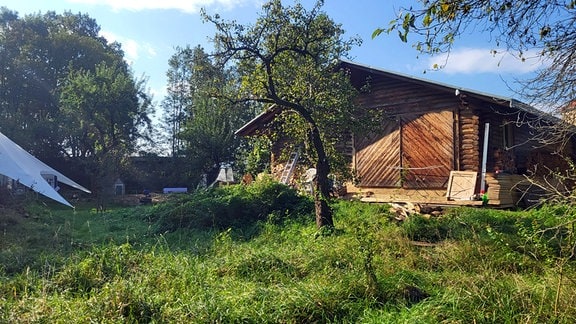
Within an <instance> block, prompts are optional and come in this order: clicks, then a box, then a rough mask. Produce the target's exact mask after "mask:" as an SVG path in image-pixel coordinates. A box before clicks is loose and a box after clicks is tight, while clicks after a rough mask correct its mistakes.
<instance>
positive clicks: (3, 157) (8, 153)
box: [0, 133, 90, 207]
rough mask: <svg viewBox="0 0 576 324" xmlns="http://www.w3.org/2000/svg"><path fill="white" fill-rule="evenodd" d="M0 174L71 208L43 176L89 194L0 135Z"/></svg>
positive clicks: (88, 191)
mask: <svg viewBox="0 0 576 324" xmlns="http://www.w3.org/2000/svg"><path fill="white" fill-rule="evenodd" d="M0 174H3V175H5V176H7V177H9V178H12V179H14V180H17V181H18V182H19V183H21V184H23V185H24V186H26V187H28V188H30V189H32V190H34V191H36V192H38V193H40V194H42V195H44V196H46V197H48V198H51V199H54V200H56V201H58V202H60V203H62V204H64V205H66V206H70V207H73V206H72V205H70V203H68V202H67V201H66V199H64V197H62V196H61V195H60V194H59V193H58V192H57V191H56V190H55V189H54V188H53V187H52V186H51V185H50V184H49V183H48V182H47V181H46V179H44V178H43V177H42V175H43V174H44V175H46V174H50V175H55V176H56V180H57V181H58V182H61V183H64V184H66V185H69V186H70V187H73V188H76V189H79V190H82V191H84V192H87V193H90V190H88V189H86V188H84V187H82V186H81V185H79V184H77V183H76V182H74V181H72V180H71V179H69V178H68V177H66V176H65V175H63V174H62V173H60V172H58V171H56V170H54V169H52V168H51V167H49V166H48V165H46V164H45V163H44V162H42V161H40V160H38V159H37V158H36V157H34V156H33V155H32V154H30V153H28V152H26V151H25V150H24V149H23V148H21V147H20V146H19V145H18V144H16V143H14V142H12V140H10V139H9V138H8V137H6V136H5V135H4V134H2V133H0Z"/></svg>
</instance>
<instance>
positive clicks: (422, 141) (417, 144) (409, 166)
mask: <svg viewBox="0 0 576 324" xmlns="http://www.w3.org/2000/svg"><path fill="white" fill-rule="evenodd" d="M453 121H454V118H453V113H452V112H451V111H441V112H427V113H418V114H409V115H403V116H402V118H401V122H402V134H401V143H402V144H401V157H402V161H401V162H402V186H403V187H404V188H410V189H418V188H428V189H432V188H446V186H447V184H448V179H449V177H450V171H451V170H453V165H454V126H453V125H454V122H453Z"/></svg>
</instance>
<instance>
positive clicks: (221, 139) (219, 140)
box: [164, 46, 253, 183]
mask: <svg viewBox="0 0 576 324" xmlns="http://www.w3.org/2000/svg"><path fill="white" fill-rule="evenodd" d="M170 64H171V69H170V70H169V71H168V76H169V82H170V85H169V94H168V96H167V97H166V99H165V101H164V103H165V105H164V108H165V109H167V111H166V113H167V114H166V115H167V117H168V118H166V119H165V120H166V122H167V124H168V125H169V128H170V132H171V134H172V135H171V136H172V138H173V140H172V142H173V143H177V144H175V145H173V146H174V147H175V148H176V149H177V150H176V152H177V153H176V154H177V156H179V157H186V160H187V163H186V165H187V166H188V167H187V168H186V169H187V170H188V171H189V173H190V175H191V176H192V177H193V176H194V175H202V174H206V175H207V179H206V180H207V182H208V183H212V182H213V181H214V180H215V179H216V176H217V175H218V172H219V170H220V167H221V165H222V164H223V163H231V161H233V160H234V154H235V152H236V149H237V148H238V146H239V139H238V138H236V137H235V136H234V131H235V130H236V129H237V128H239V127H240V126H242V124H243V123H245V122H246V121H247V120H249V118H252V117H253V114H251V111H249V110H248V109H245V107H244V106H245V105H246V103H243V102H233V101H230V100H225V99H224V98H229V97H233V96H234V95H235V93H236V92H237V91H238V87H239V86H238V78H236V77H235V76H236V75H237V73H236V71H235V69H234V67H224V66H223V65H220V64H216V63H215V62H213V60H212V58H211V57H210V56H209V55H208V54H207V53H206V52H205V51H204V49H203V48H202V47H200V46H196V47H194V48H190V47H185V48H177V53H176V54H174V55H173V56H172V59H171V60H170ZM180 160H181V159H179V161H180ZM182 167H183V166H181V167H180V168H179V170H180V171H182ZM197 180H199V179H197Z"/></svg>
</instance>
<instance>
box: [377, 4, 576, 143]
mask: <svg viewBox="0 0 576 324" xmlns="http://www.w3.org/2000/svg"><path fill="white" fill-rule="evenodd" d="M419 2H420V3H421V5H420V6H416V7H410V8H402V9H401V14H399V15H398V16H397V17H396V18H395V19H393V20H392V21H391V22H390V26H389V28H387V29H382V28H378V29H376V30H375V31H374V34H373V36H374V37H376V36H378V35H379V34H381V33H382V32H393V31H396V32H398V35H399V36H400V39H401V40H402V41H404V42H407V41H408V37H409V36H410V35H412V36H416V37H417V40H416V41H415V43H414V46H415V48H416V49H417V50H418V51H420V52H422V53H427V54H437V53H441V52H449V51H450V50H451V48H452V46H453V44H454V42H455V41H456V40H457V39H458V38H459V37H460V36H462V35H465V34H466V33H467V32H470V31H471V30H474V31H482V32H486V33H489V34H490V36H491V37H492V39H493V41H494V45H495V46H496V47H497V48H500V47H503V49H504V50H506V51H508V52H511V53H513V54H515V55H516V56H517V57H518V58H519V59H521V60H527V59H529V58H539V59H541V60H542V61H544V63H545V64H544V66H543V67H542V68H541V69H540V70H539V71H538V72H537V74H536V76H535V77H533V78H530V79H528V80H518V83H519V87H518V88H520V89H521V90H519V95H520V96H522V97H524V98H526V99H527V100H528V101H529V102H530V103H531V104H533V105H534V106H537V107H551V109H550V111H549V112H551V113H553V114H556V115H573V113H572V112H571V111H573V110H574V109H575V108H576V105H573V104H572V105H570V104H569V103H571V102H572V101H573V100H574V99H575V98H576V88H575V87H574V85H573V84H574V82H573V78H574V75H576V56H575V55H574V53H576V30H575V29H574V25H575V24H576V1H572V0H566V1H548V0H533V1H503V0H484V1H473V0H450V1H447V0H433V1H428V0H422V1H419ZM497 48H495V49H493V51H498V50H499V49H497ZM534 126H538V127H540V126H542V127H543V128H542V129H541V130H543V132H541V133H540V134H541V136H540V137H539V138H538V140H539V141H540V142H542V143H543V144H548V143H550V142H552V141H554V142H559V141H560V142H563V143H566V140H567V138H568V137H569V136H570V135H569V134H570V133H571V132H570V131H568V129H567V128H566V127H558V125H554V126H553V127H550V125H549V124H545V123H544V124H538V125H537V124H534Z"/></svg>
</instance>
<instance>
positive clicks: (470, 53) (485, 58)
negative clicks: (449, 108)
mask: <svg viewBox="0 0 576 324" xmlns="http://www.w3.org/2000/svg"><path fill="white" fill-rule="evenodd" d="M524 57H525V58H526V59H525V60H524V61H522V60H521V59H520V58H518V57H517V56H514V55H512V54H511V53H509V52H506V51H498V50H491V49H487V48H463V49H458V50H454V51H452V52H451V53H450V54H442V55H438V56H434V57H432V58H430V59H429V60H428V62H427V64H428V66H427V68H428V69H438V68H441V71H443V72H445V73H448V74H474V73H504V72H505V73H518V74H523V73H529V72H533V71H535V70H537V69H539V68H541V67H542V66H543V65H544V64H545V63H544V61H543V59H541V58H540V56H539V55H538V53H537V51H533V52H528V53H525V55H524Z"/></svg>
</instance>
